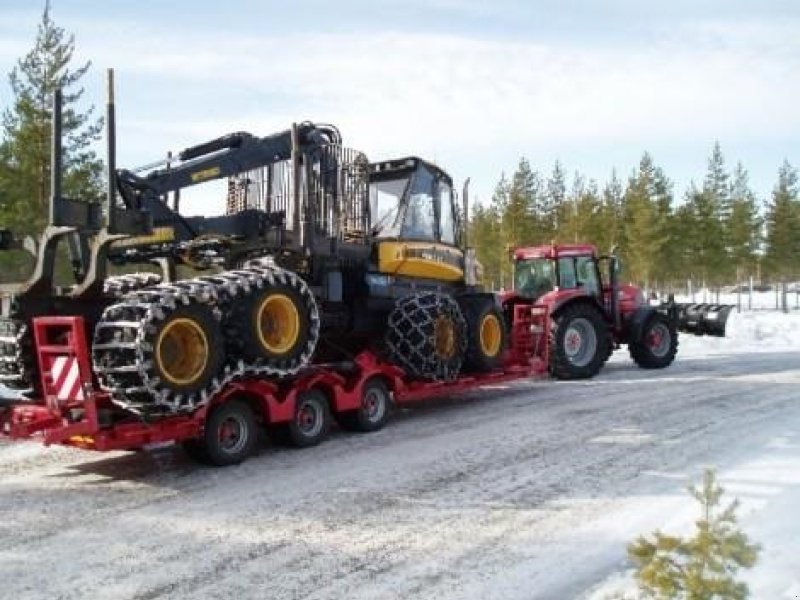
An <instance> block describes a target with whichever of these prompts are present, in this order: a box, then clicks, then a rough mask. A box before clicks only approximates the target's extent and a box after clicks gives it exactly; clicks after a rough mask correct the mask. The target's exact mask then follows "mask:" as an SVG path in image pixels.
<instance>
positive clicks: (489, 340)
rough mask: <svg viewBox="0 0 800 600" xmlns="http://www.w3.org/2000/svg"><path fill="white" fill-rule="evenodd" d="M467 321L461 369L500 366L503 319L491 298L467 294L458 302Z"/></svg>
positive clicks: (504, 328)
mask: <svg viewBox="0 0 800 600" xmlns="http://www.w3.org/2000/svg"><path fill="white" fill-rule="evenodd" d="M461 308H462V310H463V312H464V317H465V319H466V321H467V330H468V340H467V354H466V358H465V361H464V363H465V370H469V371H477V372H479V373H483V372H486V371H492V370H494V369H497V368H498V367H500V365H501V362H502V360H503V351H504V350H505V348H506V323H505V318H504V317H503V313H502V312H501V311H500V310H499V309H498V308H497V306H496V305H495V303H494V301H493V299H492V298H477V299H475V298H467V299H465V301H464V302H462V303H461Z"/></svg>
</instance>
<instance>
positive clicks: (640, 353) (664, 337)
mask: <svg viewBox="0 0 800 600" xmlns="http://www.w3.org/2000/svg"><path fill="white" fill-rule="evenodd" d="M628 350H629V352H630V354H631V358H632V359H633V360H634V362H635V363H636V364H637V365H639V366H640V367H641V368H642V369H664V368H666V367H668V366H669V365H671V364H672V361H674V360H675V354H676V353H677V351H678V330H677V328H676V327H675V323H674V322H673V321H671V320H670V319H669V318H668V317H667V316H666V315H663V314H661V313H658V312H654V313H653V314H652V315H650V317H649V318H648V319H647V321H645V324H644V327H642V331H641V335H640V336H639V339H637V340H633V341H631V342H630V343H629V344H628Z"/></svg>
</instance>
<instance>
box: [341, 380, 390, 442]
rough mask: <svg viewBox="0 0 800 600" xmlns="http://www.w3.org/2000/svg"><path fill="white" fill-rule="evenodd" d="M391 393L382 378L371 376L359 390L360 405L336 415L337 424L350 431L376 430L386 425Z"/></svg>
mask: <svg viewBox="0 0 800 600" xmlns="http://www.w3.org/2000/svg"><path fill="white" fill-rule="evenodd" d="M391 402H392V398H391V394H390V393H389V388H388V387H387V385H386V383H384V381H383V380H381V379H379V378H376V377H373V378H372V379H370V380H368V381H367V382H366V383H365V384H364V387H363V388H362V390H361V407H360V408H358V409H356V410H349V411H347V412H343V413H340V414H339V415H337V417H336V418H337V420H338V422H339V425H340V426H341V427H342V428H344V429H348V430H350V431H363V432H369V431H377V430H378V429H381V428H382V427H383V426H384V425H386V421H387V420H388V419H389V409H390V407H391Z"/></svg>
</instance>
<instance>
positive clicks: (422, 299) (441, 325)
mask: <svg viewBox="0 0 800 600" xmlns="http://www.w3.org/2000/svg"><path fill="white" fill-rule="evenodd" d="M466 346H467V325H466V321H464V316H463V315H462V314H461V309H460V308H459V307H458V304H457V303H456V301H455V300H454V299H453V298H451V297H450V296H446V295H444V294H437V293H434V292H426V293H422V294H412V295H410V296H406V297H405V298H401V299H400V300H399V301H398V302H397V304H396V305H395V307H394V310H393V311H392V312H391V314H390V315H389V322H388V328H387V332H386V347H387V349H388V351H389V357H390V359H391V360H392V361H394V362H395V363H397V364H398V365H399V366H401V367H402V368H403V369H405V370H406V371H407V372H408V373H409V375H411V376H412V377H419V378H421V379H429V380H433V381H447V380H452V379H455V378H456V377H457V376H458V373H459V372H460V371H461V364H462V362H463V360H464V354H465V351H466Z"/></svg>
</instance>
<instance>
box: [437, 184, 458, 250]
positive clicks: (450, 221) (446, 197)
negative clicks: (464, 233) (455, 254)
mask: <svg viewBox="0 0 800 600" xmlns="http://www.w3.org/2000/svg"><path fill="white" fill-rule="evenodd" d="M439 234H440V236H441V237H440V240H441V241H442V242H443V243H445V244H455V243H456V222H455V217H454V215H453V190H451V189H450V186H449V185H448V184H446V183H445V182H443V181H442V182H439Z"/></svg>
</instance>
